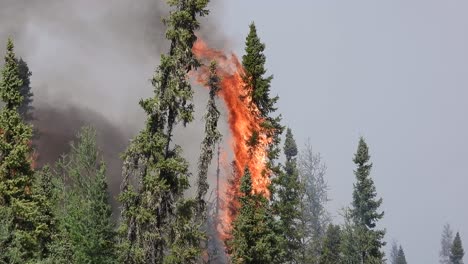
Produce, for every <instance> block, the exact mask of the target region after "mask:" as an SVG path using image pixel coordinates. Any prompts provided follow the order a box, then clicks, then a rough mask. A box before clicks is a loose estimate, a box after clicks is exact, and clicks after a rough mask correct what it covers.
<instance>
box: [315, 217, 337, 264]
mask: <svg viewBox="0 0 468 264" xmlns="http://www.w3.org/2000/svg"><path fill="white" fill-rule="evenodd" d="M340 244H341V230H340V226H339V225H333V224H330V225H329V226H328V229H327V232H326V233H325V237H324V240H323V247H322V252H321V254H320V260H319V263H320V264H336V263H340V260H341V258H340Z"/></svg>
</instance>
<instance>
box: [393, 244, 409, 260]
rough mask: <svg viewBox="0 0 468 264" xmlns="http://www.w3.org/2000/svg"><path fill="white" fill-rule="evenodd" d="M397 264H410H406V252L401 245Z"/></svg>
mask: <svg viewBox="0 0 468 264" xmlns="http://www.w3.org/2000/svg"><path fill="white" fill-rule="evenodd" d="M395 263H396V264H408V263H407V262H406V257H405V252H404V251H403V247H402V246H401V245H400V248H399V249H398V256H397V259H396V262H395Z"/></svg>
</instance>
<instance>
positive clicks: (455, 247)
mask: <svg viewBox="0 0 468 264" xmlns="http://www.w3.org/2000/svg"><path fill="white" fill-rule="evenodd" d="M464 255H465V251H464V250H463V245H462V241H461V238H460V233H458V232H457V234H456V235H455V239H454V240H453V243H452V248H451V249H450V263H452V264H463V256H464Z"/></svg>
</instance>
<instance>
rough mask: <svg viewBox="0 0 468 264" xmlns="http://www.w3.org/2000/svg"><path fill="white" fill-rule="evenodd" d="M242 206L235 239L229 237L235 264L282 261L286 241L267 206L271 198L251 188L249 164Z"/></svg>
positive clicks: (263, 263)
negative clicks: (282, 245)
mask: <svg viewBox="0 0 468 264" xmlns="http://www.w3.org/2000/svg"><path fill="white" fill-rule="evenodd" d="M240 191H241V197H240V198H239V200H240V209H239V213H238V215H237V218H236V219H235V220H234V222H233V231H232V234H233V240H232V241H229V243H230V244H229V246H230V248H231V250H232V252H230V253H231V258H232V263H234V264H267V263H283V262H282V259H283V258H284V253H283V252H282V251H281V249H279V248H278V245H281V244H282V243H284V242H283V241H281V238H280V237H279V236H278V235H277V227H276V226H275V224H276V223H275V221H274V220H273V216H272V215H271V213H270V212H269V210H268V200H267V199H266V198H265V197H264V196H263V195H262V194H255V193H253V192H252V177H251V175H250V172H249V170H248V169H247V168H246V169H245V171H244V175H243V176H242V179H241V185H240Z"/></svg>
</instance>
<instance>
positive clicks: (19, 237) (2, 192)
mask: <svg viewBox="0 0 468 264" xmlns="http://www.w3.org/2000/svg"><path fill="white" fill-rule="evenodd" d="M1 75H2V76H1V81H0V97H1V99H2V100H3V102H4V103H5V105H4V106H3V108H2V110H1V111H0V218H1V220H0V222H2V223H3V224H5V226H3V227H2V228H1V229H2V232H1V233H2V234H1V235H2V237H1V239H2V240H1V241H0V252H2V254H1V256H0V262H5V263H30V262H33V260H34V259H37V258H39V257H40V255H41V253H42V252H41V247H40V245H41V242H40V241H42V238H43V236H47V232H46V231H45V230H44V226H43V223H41V222H40V220H41V219H40V217H39V207H38V204H37V202H36V201H35V196H34V194H33V192H32V185H33V181H34V171H33V168H32V166H31V162H32V160H31V153H32V149H31V144H30V142H31V137H32V127H31V126H30V125H28V124H26V123H25V122H24V121H23V119H22V118H21V115H20V114H19V110H18V108H19V107H20V106H21V104H22V103H23V96H22V95H21V91H20V90H21V86H22V84H23V83H22V81H21V77H20V71H19V67H18V61H17V59H16V57H15V53H14V45H13V41H12V40H11V39H9V40H8V43H7V53H6V56H5V64H4V67H3V69H2V73H1ZM4 231H8V232H7V233H5V232H4Z"/></svg>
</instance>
